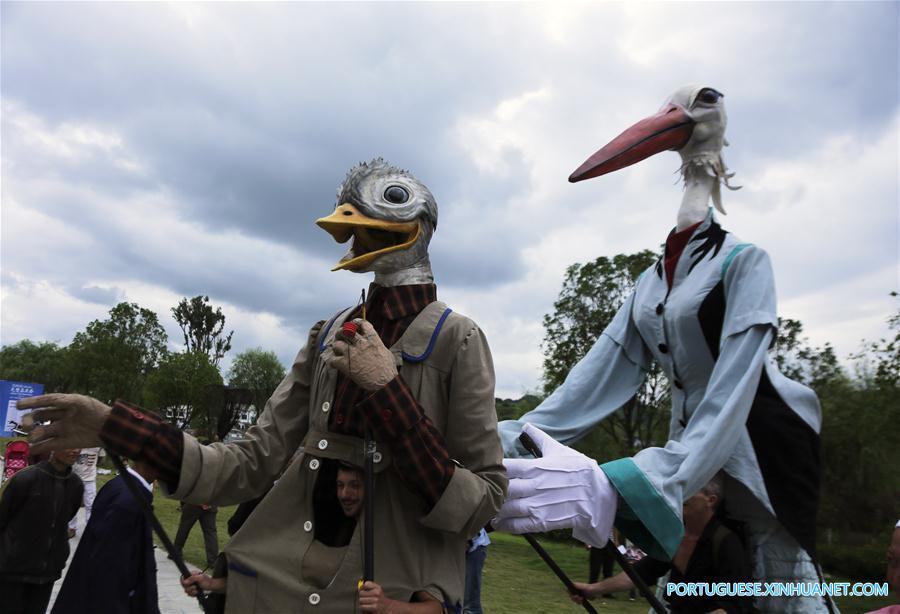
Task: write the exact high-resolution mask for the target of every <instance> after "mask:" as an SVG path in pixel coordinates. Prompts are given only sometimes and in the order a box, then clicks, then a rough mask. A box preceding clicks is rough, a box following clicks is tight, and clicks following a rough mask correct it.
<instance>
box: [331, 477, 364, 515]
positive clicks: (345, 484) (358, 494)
mask: <svg viewBox="0 0 900 614" xmlns="http://www.w3.org/2000/svg"><path fill="white" fill-rule="evenodd" d="M364 492H365V488H364V486H363V472H362V471H361V470H359V469H350V468H347V467H341V468H340V469H338V474H337V497H338V501H339V502H340V504H341V509H342V510H343V511H344V516H346V517H347V518H355V517H356V516H357V515H359V511H360V510H361V509H362V504H363V496H364Z"/></svg>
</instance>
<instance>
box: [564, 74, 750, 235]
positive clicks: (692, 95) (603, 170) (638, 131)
mask: <svg viewBox="0 0 900 614" xmlns="http://www.w3.org/2000/svg"><path fill="white" fill-rule="evenodd" d="M723 98H724V95H723V94H722V93H721V92H719V91H718V90H716V89H714V88H711V87H705V86H698V85H686V86H684V87H681V88H679V89H678V90H676V91H675V93H673V94H672V95H671V96H669V98H668V99H667V100H666V102H665V103H663V106H662V108H660V110H659V111H658V112H657V113H656V114H655V115H651V116H650V117H647V118H645V119H642V120H641V121H639V122H637V123H636V124H634V125H633V126H631V127H630V128H628V129H627V130H625V132H623V133H622V134H620V135H619V136H617V137H616V138H614V139H613V140H612V141H610V142H609V143H608V144H606V145H604V146H603V147H602V148H601V149H600V150H599V151H597V152H596V153H595V154H594V155H592V156H591V157H589V158H588V159H587V160H585V161H584V163H583V164H582V165H581V166H579V167H578V168H577V169H576V170H575V172H574V173H572V174H571V175H570V176H569V181H570V182H572V183H575V182H577V181H582V180H584V179H590V178H591V177H599V176H600V175H605V174H607V173H611V172H613V171H617V170H619V169H621V168H625V167H626V166H631V165H632V164H635V163H637V162H640V161H641V160H644V159H646V158H649V157H650V156H652V155H654V154H657V153H659V152H661V151H666V150H673V151H677V152H678V153H679V154H680V155H681V161H682V162H681V169H680V171H681V175H682V178H683V179H684V184H685V196H684V199H683V200H682V210H680V211H679V215H678V218H679V220H678V226H679V228H681V227H682V225H683V222H684V225H685V226H686V225H690V223H694V222H696V221H697V220H696V219H695V218H696V217H697V216H698V215H699V218H700V219H703V216H704V215H705V214H706V208H707V206H708V202H709V199H710V198H712V201H713V204H714V205H715V207H716V209H718V210H719V211H720V212H722V213H725V210H724V209H723V208H722V196H721V190H720V184H724V185H725V187H727V188H729V189H732V190H736V189H738V187H739V186H738V187H735V186H732V185H730V184H729V179H731V177H733V176H734V173H729V172H728V168H727V167H726V166H725V161H724V160H723V159H722V148H723V147H724V146H725V145H728V141H727V140H726V139H725V126H726V124H727V118H726V115H725V105H724V103H723Z"/></svg>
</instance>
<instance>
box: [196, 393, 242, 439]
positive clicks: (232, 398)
mask: <svg viewBox="0 0 900 614" xmlns="http://www.w3.org/2000/svg"><path fill="white" fill-rule="evenodd" d="M252 403H253V391H252V390H248V389H247V388H234V387H232V386H207V387H206V399H205V402H204V403H203V411H201V412H199V413H197V414H195V418H194V425H195V426H197V427H198V428H199V429H200V430H201V431H202V432H203V433H206V434H207V436H208V437H209V439H210V440H212V441H224V440H225V437H226V435H228V433H229V432H231V430H232V429H233V428H234V427H235V425H237V422H238V420H239V419H240V417H241V416H242V415H244V414H245V413H246V412H247V411H248V410H249V409H250V406H251V405H252Z"/></svg>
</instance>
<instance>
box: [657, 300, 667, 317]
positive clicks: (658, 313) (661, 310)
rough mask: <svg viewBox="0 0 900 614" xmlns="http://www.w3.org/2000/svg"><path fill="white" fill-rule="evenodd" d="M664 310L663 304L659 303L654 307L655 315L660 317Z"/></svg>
mask: <svg viewBox="0 0 900 614" xmlns="http://www.w3.org/2000/svg"><path fill="white" fill-rule="evenodd" d="M665 309H666V308H665V307H664V306H663V304H662V303H660V304H659V305H657V306H656V315H658V316H661V315H662V313H663V311H665Z"/></svg>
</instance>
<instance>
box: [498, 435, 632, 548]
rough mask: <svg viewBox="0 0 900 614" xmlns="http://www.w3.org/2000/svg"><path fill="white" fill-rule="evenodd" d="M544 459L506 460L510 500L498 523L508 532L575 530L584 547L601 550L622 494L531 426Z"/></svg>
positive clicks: (588, 463)
mask: <svg viewBox="0 0 900 614" xmlns="http://www.w3.org/2000/svg"><path fill="white" fill-rule="evenodd" d="M522 432H523V433H528V435H529V436H530V437H531V438H532V439H533V440H534V442H535V444H537V446H538V448H540V450H541V452H542V454H543V457H541V458H536V459H525V458H507V459H504V460H503V464H504V465H505V466H506V471H507V474H508V476H509V495H508V496H507V498H506V502H505V503H504V504H503V507H502V508H501V509H500V513H499V514H498V515H497V517H496V518H495V519H494V522H493V525H494V528H495V529H497V530H498V531H505V532H507V533H543V532H546V531H551V530H554V529H572V536H573V537H574V538H575V539H577V540H578V541H580V542H583V543H586V544H590V545H591V546H596V547H598V548H600V547H602V546H603V545H605V544H606V542H607V541H608V540H609V533H610V531H611V530H612V526H613V521H614V520H615V517H616V504H617V502H618V495H617V493H616V490H615V489H614V488H613V487H612V486H611V485H610V483H609V480H608V479H607V478H606V475H605V474H604V473H603V471H602V470H601V469H600V467H599V466H598V465H597V462H596V461H594V460H592V459H590V458H588V457H587V456H585V455H584V454H582V453H581V452H577V451H575V450H573V449H571V448H567V447H566V446H564V445H562V444H561V443H558V442H557V441H555V440H554V439H553V438H552V437H550V436H549V435H547V434H546V433H544V432H543V431H542V430H540V429H539V428H536V427H534V426H532V425H530V424H526V425H525V428H524V429H522Z"/></svg>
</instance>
